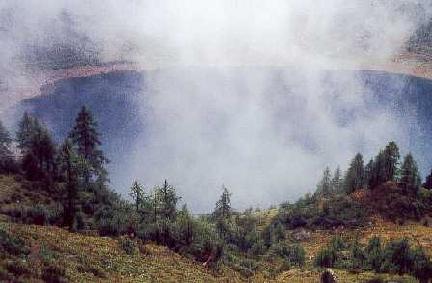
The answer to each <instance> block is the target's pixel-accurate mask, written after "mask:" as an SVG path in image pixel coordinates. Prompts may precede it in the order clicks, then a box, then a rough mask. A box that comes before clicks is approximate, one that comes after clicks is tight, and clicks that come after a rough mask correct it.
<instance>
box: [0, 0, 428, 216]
mask: <svg viewBox="0 0 432 283" xmlns="http://www.w3.org/2000/svg"><path fill="white" fill-rule="evenodd" d="M430 13H431V5H430V4H429V3H428V1H420V0H418V1H415V0H391V1H390V0H385V1H377V0H351V1H346V0H322V1H320V0H319V1H317V0H301V1H300V0H298V1H296V0H295V1H282V0H275V1H261V0H251V1H240V0H221V1H203V0H184V1H168V0H167V1H160V0H154V1H133V0H130V1H114V0H111V1H106V0H105V1H102V0H96V1H73V2H71V1H54V0H52V1H44V3H43V5H41V3H40V1H36V0H30V1H4V2H3V4H0V33H2V35H3V36H2V38H3V40H2V41H0V48H1V49H0V50H2V51H1V52H0V59H1V60H2V61H3V62H6V63H7V64H4V65H3V67H1V69H0V74H1V79H0V81H1V83H2V84H1V85H0V86H2V87H3V89H4V90H3V91H1V92H0V95H2V97H4V96H9V98H11V101H13V100H14V98H16V99H19V98H21V97H22V92H25V90H26V88H29V89H31V87H32V86H33V85H34V82H33V78H34V73H35V72H36V73H37V72H38V70H40V69H44V68H45V69H46V68H52V65H53V64H54V65H56V64H57V65H58V64H60V65H62V64H63V65H68V64H70V63H71V62H72V63H73V64H94V63H101V62H102V63H103V62H110V61H117V60H126V61H132V62H136V63H138V64H139V65H140V66H141V68H143V69H149V70H155V71H153V72H150V75H149V77H148V78H146V83H147V84H148V85H147V86H146V87H147V89H148V91H147V92H146V93H143V95H142V97H141V104H142V111H141V113H139V114H138V115H143V117H144V118H145V119H146V125H147V126H146V128H145V129H143V135H142V137H141V142H139V143H138V144H137V145H136V146H135V148H134V152H135V153H134V155H133V156H131V157H130V159H131V164H130V168H128V172H130V179H133V178H139V179H142V180H144V181H145V183H146V184H148V185H150V184H154V183H155V182H159V181H160V180H161V179H163V178H168V179H169V180H170V181H172V182H173V183H174V184H176V185H177V186H178V187H179V190H180V191H181V193H182V194H183V195H184V198H185V200H186V201H187V202H190V203H192V206H193V208H195V209H196V210H198V211H203V210H208V209H209V208H211V205H212V203H213V202H214V201H215V198H217V196H218V194H219V193H220V187H221V185H222V184H223V183H224V184H226V185H227V186H228V187H229V188H230V189H231V190H232V191H233V192H234V195H233V198H234V200H235V204H236V205H237V206H238V207H246V206H248V205H254V204H260V205H269V204H270V203H277V202H280V201H282V200H286V199H293V198H295V197H298V196H300V195H301V194H302V193H304V192H306V191H311V190H313V189H314V184H315V182H316V180H317V178H318V176H319V174H320V170H321V168H322V167H323V166H325V165H327V164H328V165H331V166H336V165H337V164H338V163H340V164H341V165H346V164H347V162H348V161H349V158H350V157H351V156H352V155H353V154H354V153H355V151H357V150H359V149H363V150H365V151H366V152H367V153H370V152H373V151H375V150H377V148H378V147H379V146H380V145H382V144H383V143H384V142H386V141H387V140H388V139H393V138H395V139H399V140H403V136H404V129H403V127H401V126H400V124H399V122H398V121H397V119H394V115H393V114H392V113H391V112H389V111H387V110H383V109H379V108H377V109H371V108H367V110H366V106H367V101H366V98H367V94H368V89H367V88H365V86H364V85H363V84H362V81H361V80H359V79H358V76H357V75H356V74H354V73H341V76H340V77H338V78H337V79H329V78H328V74H327V73H326V72H323V70H338V69H357V68H359V66H361V65H364V64H366V65H367V64H372V63H375V62H387V61H388V60H389V59H390V58H392V57H393V56H394V55H395V54H397V52H399V51H400V50H402V49H403V48H404V43H405V42H406V40H407V39H408V38H409V36H410V35H411V34H412V32H413V31H414V30H415V29H416V27H418V26H419V25H420V24H422V23H423V22H424V21H427V20H429V19H430V15H431V14H430ZM65 55H67V56H65ZM68 56H69V57H68ZM64 58H70V60H66V61H64ZM35 62H36V63H37V64H36V66H35ZM77 62H78V63H77ZM277 66H279V67H284V69H278V68H275V67H277ZM35 70H36V71H35ZM158 70H161V71H158ZM30 91H31V90H30ZM2 106H4V105H2ZM362 109H364V110H363V111H362ZM346 116H349V119H348V118H346ZM348 120H349V123H348V122H346V121H348ZM347 123H348V124H347ZM113 174H114V176H115V172H113Z"/></svg>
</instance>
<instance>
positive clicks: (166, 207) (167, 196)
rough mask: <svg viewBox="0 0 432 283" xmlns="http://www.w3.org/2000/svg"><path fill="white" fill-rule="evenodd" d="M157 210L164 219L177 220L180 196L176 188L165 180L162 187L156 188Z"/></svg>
mask: <svg viewBox="0 0 432 283" xmlns="http://www.w3.org/2000/svg"><path fill="white" fill-rule="evenodd" d="M154 198H155V202H156V206H155V211H156V213H157V215H159V216H160V217H162V219H164V220H169V221H171V220H175V218H176V214H177V203H178V201H179V200H180V197H178V196H177V194H176V191H175V188H174V187H173V186H172V185H170V184H168V182H167V180H165V181H164V183H163V185H162V187H157V188H156V190H155V196H154Z"/></svg>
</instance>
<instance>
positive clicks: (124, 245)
mask: <svg viewBox="0 0 432 283" xmlns="http://www.w3.org/2000/svg"><path fill="white" fill-rule="evenodd" d="M119 245H120V248H121V249H122V250H123V251H124V252H125V253H127V254H128V255H133V254H135V252H136V250H137V247H136V243H135V242H134V241H133V240H131V239H129V238H127V237H126V238H120V239H119Z"/></svg>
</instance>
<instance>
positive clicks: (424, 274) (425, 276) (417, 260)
mask: <svg viewBox="0 0 432 283" xmlns="http://www.w3.org/2000/svg"><path fill="white" fill-rule="evenodd" d="M412 262H413V265H412V267H411V274H412V275H414V276H415V277H416V278H417V279H418V280H419V281H420V282H421V283H423V282H428V280H429V279H431V278H432V263H431V261H430V260H429V258H428V257H427V256H426V254H425V253H424V251H423V249H422V248H416V249H414V250H413V251H412Z"/></svg>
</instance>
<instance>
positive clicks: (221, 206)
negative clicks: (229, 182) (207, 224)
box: [213, 186, 231, 219]
mask: <svg viewBox="0 0 432 283" xmlns="http://www.w3.org/2000/svg"><path fill="white" fill-rule="evenodd" d="M222 188H223V192H222V195H221V197H220V199H219V200H218V201H217V202H216V206H215V210H214V212H213V216H214V217H215V218H216V219H229V218H230V217H231V193H230V192H229V191H228V189H227V188H226V187H225V186H223V187H222Z"/></svg>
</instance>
